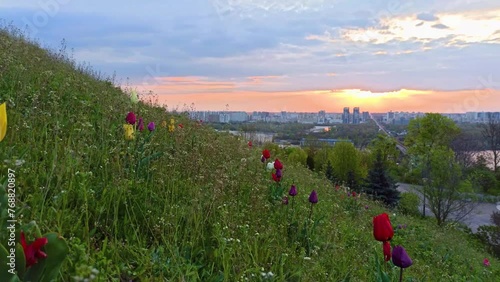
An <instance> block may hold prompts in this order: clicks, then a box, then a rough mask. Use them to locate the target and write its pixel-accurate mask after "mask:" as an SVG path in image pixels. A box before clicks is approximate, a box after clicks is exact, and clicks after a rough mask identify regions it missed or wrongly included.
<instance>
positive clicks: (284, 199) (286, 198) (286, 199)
mask: <svg viewBox="0 0 500 282" xmlns="http://www.w3.org/2000/svg"><path fill="white" fill-rule="evenodd" d="M282 203H283V205H288V197H287V196H285V197H283V200H282Z"/></svg>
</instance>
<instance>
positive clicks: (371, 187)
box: [363, 151, 400, 207]
mask: <svg viewBox="0 0 500 282" xmlns="http://www.w3.org/2000/svg"><path fill="white" fill-rule="evenodd" d="M397 187H398V186H397V185H396V183H395V182H394V181H393V180H392V179H391V178H390V177H389V176H388V174H387V172H386V166H385V164H384V160H383V157H382V152H380V151H376V158H375V161H374V162H373V166H372V168H371V169H370V170H369V172H368V177H367V178H366V180H365V183H364V185H363V189H364V192H366V194H369V195H371V196H372V197H373V198H374V199H375V200H380V201H382V202H384V203H385V204H386V205H387V206H389V207H394V206H395V205H396V204H397V203H398V201H399V199H400V193H399V191H398V190H397Z"/></svg>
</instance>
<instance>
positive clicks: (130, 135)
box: [123, 124, 135, 140]
mask: <svg viewBox="0 0 500 282" xmlns="http://www.w3.org/2000/svg"><path fill="white" fill-rule="evenodd" d="M123 132H124V134H125V140H134V139H135V135H134V126H133V125H131V124H124V125H123Z"/></svg>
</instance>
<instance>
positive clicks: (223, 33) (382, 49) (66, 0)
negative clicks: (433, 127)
mask: <svg viewBox="0 0 500 282" xmlns="http://www.w3.org/2000/svg"><path fill="white" fill-rule="evenodd" d="M0 20H1V21H2V24H3V25H9V24H10V25H14V26H17V27H18V28H20V29H22V30H24V31H25V32H26V33H27V34H28V35H29V36H30V37H31V38H34V39H36V40H38V41H39V42H40V43H41V44H42V46H45V47H47V48H52V49H58V48H59V47H60V46H61V42H62V41H63V40H64V42H65V45H66V46H67V50H68V52H69V53H70V55H71V56H72V57H73V58H74V59H75V60H76V61H77V62H80V63H84V64H88V65H91V66H92V67H93V68H94V69H95V70H98V71H101V72H103V73H106V74H109V75H110V76H111V75H115V76H116V83H117V84H119V85H121V86H122V87H127V88H131V89H137V90H138V91H139V92H140V93H154V95H155V97H156V98H157V99H158V101H159V102H160V103H161V104H164V105H165V106H166V107H167V108H168V109H169V110H173V109H178V110H185V109H194V110H231V111H240V110H242V111H272V112H278V111H295V112H317V111H319V110H326V111H327V112H341V111H342V109H343V107H360V108H361V110H362V111H370V112H386V111H390V110H392V111H410V112H412V111H415V112H447V113H451V112H455V113H462V112H469V111H500V1H498V0H371V1H367V0H183V1H178V0H163V1H160V0H143V1H125V0H122V1H116V0H108V1H102V0H99V1H97V0H86V1H84V0H34V1H20V0H0ZM144 97H146V95H144Z"/></svg>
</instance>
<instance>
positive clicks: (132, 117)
mask: <svg viewBox="0 0 500 282" xmlns="http://www.w3.org/2000/svg"><path fill="white" fill-rule="evenodd" d="M125 121H126V122H127V123H128V124H135V121H136V118H135V114H134V113H133V112H129V113H128V114H127V117H126V118H125Z"/></svg>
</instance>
